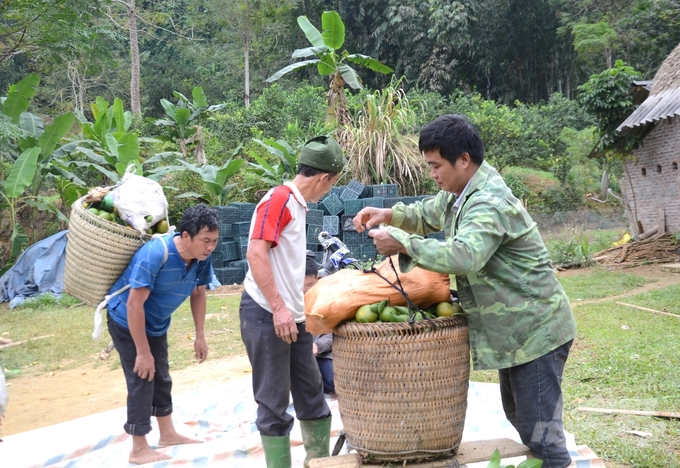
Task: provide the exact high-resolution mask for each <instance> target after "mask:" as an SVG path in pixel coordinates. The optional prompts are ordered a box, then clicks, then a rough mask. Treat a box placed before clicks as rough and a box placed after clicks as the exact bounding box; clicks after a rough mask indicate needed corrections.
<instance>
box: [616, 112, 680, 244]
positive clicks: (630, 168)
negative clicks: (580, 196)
mask: <svg viewBox="0 0 680 468" xmlns="http://www.w3.org/2000/svg"><path fill="white" fill-rule="evenodd" d="M634 154H635V160H631V161H628V162H627V163H626V169H627V176H628V177H630V180H623V181H621V184H620V185H621V190H622V191H623V193H624V195H625V196H626V199H627V200H628V203H629V204H630V207H631V209H634V207H635V204H634V203H633V195H634V198H635V202H636V204H637V219H638V220H639V221H640V222H641V223H642V227H643V230H649V229H651V228H653V227H654V226H656V225H657V224H658V219H659V208H662V207H663V208H664V210H665V212H666V230H667V231H670V232H677V231H680V169H678V166H679V165H680V118H679V117H673V118H671V119H664V120H662V121H660V122H659V123H658V124H657V125H656V127H654V129H653V130H652V131H651V132H650V133H649V135H647V137H646V138H645V139H644V141H643V144H642V146H641V147H640V148H639V149H638V150H636V151H635V153H634ZM631 185H632V187H633V190H632V191H631ZM629 219H631V220H632V219H633V217H629ZM630 229H631V232H637V229H634V227H633V226H630Z"/></svg>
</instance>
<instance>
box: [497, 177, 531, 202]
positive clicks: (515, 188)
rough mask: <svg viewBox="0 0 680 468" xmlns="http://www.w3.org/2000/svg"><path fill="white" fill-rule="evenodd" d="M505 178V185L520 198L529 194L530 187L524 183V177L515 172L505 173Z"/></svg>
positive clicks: (524, 197)
mask: <svg viewBox="0 0 680 468" xmlns="http://www.w3.org/2000/svg"><path fill="white" fill-rule="evenodd" d="M503 180H504V181H505V185H507V186H508V188H509V189H510V190H512V194H513V195H514V196H516V197H517V198H519V199H520V200H524V199H526V198H527V196H528V195H529V189H528V188H527V186H526V185H524V182H522V179H521V178H520V177H519V176H517V175H515V174H503Z"/></svg>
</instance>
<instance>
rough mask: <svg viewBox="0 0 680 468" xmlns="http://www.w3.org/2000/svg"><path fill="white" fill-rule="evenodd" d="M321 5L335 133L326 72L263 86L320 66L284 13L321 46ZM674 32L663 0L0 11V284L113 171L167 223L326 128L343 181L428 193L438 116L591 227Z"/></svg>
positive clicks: (279, 165) (104, 2)
mask: <svg viewBox="0 0 680 468" xmlns="http://www.w3.org/2000/svg"><path fill="white" fill-rule="evenodd" d="M330 10H334V11H337V12H338V13H339V18H342V20H341V21H340V23H341V24H342V26H343V28H344V34H343V35H342V37H341V38H340V36H338V35H337V34H336V36H335V39H334V41H335V42H334V44H333V46H332V47H331V48H330V49H329V50H327V51H326V52H324V53H325V54H326V55H324V57H326V58H327V57H328V56H329V55H328V54H330V55H331V56H333V57H334V58H335V59H337V61H338V62H337V63H336V65H338V64H339V65H338V67H337V70H339V71H344V72H347V68H344V69H343V68H342V67H343V66H344V67H347V66H348V65H347V62H348V61H351V62H352V63H353V65H356V67H355V68H356V72H355V71H354V69H351V70H352V72H347V73H348V74H345V73H343V74H342V77H343V78H344V81H343V82H341V85H343V86H341V88H340V90H341V91H340V94H341V95H340V97H341V98H343V99H344V98H345V97H346V101H344V100H343V99H341V100H340V101H341V105H342V106H344V107H343V108H342V111H343V112H344V113H343V114H341V115H340V118H338V115H335V114H334V109H335V107H334V106H336V105H337V104H334V101H333V99H334V98H335V97H337V96H336V95H334V94H333V93H334V92H336V93H337V92H338V89H337V88H336V89H335V90H334V88H333V80H332V78H333V77H336V76H338V75H337V74H332V73H330V72H329V73H330V74H329V73H326V72H325V71H324V69H323V67H321V66H317V65H314V66H312V67H307V68H299V69H295V66H292V68H289V69H286V68H284V70H288V71H290V73H287V74H285V76H282V77H281V78H280V79H278V80H275V82H273V80H269V81H266V80H267V78H270V77H272V75H274V74H275V73H276V72H277V70H280V69H281V68H282V67H286V66H290V65H291V63H295V62H296V58H293V59H291V54H292V53H293V51H295V50H303V51H304V50H306V51H307V52H308V56H314V55H315V54H316V56H317V57H319V56H320V55H319V50H311V48H309V45H310V44H309V42H308V40H309V35H308V34H307V33H306V31H304V28H302V24H301V23H299V22H298V17H299V16H301V15H304V16H306V17H307V18H308V21H309V22H310V23H311V24H313V25H314V26H315V27H316V28H318V29H319V31H321V30H322V29H323V28H322V24H321V17H322V13H323V12H324V11H330ZM339 18H338V19H339ZM679 23H680V4H679V3H678V2H676V1H672V0H628V1H623V0H463V1H450V0H377V1H374V0H362V1H356V0H347V1H342V2H340V1H317V0H277V1H270V0H257V1H256V0H252V1H251V0H245V1H243V0H149V1H139V0H0V96H7V98H6V99H4V100H3V101H2V103H3V106H4V107H3V109H2V110H3V112H0V180H1V181H2V182H1V183H2V194H3V195H4V197H2V198H1V199H0V220H1V223H0V240H1V242H0V271H2V270H3V269H6V268H8V267H9V266H10V265H11V263H12V260H13V258H15V257H16V256H17V254H18V253H19V252H20V251H21V249H23V248H25V247H26V245H29V244H32V243H34V242H36V241H37V240H39V239H41V238H44V237H46V236H47V235H50V234H53V233H54V232H57V231H58V230H61V229H64V228H66V227H67V224H66V218H67V216H68V212H69V203H71V202H72V201H73V200H74V199H76V198H77V197H78V196H80V195H82V193H83V192H84V191H86V190H87V188H89V187H92V186H96V185H109V184H112V183H115V182H117V181H118V180H119V179H120V176H121V175H122V173H123V171H124V168H125V166H126V165H127V164H128V163H135V164H137V165H138V166H139V167H140V168H142V170H143V171H144V173H145V174H146V175H148V176H150V177H153V178H156V179H157V180H160V181H161V182H162V184H163V186H164V188H165V190H166V195H167V196H168V199H169V202H170V216H171V221H176V220H177V219H178V218H179V216H181V212H182V211H183V210H184V209H185V208H186V207H187V206H189V205H190V204H193V203H195V202H196V201H197V200H200V201H204V202H207V203H210V204H213V205H217V204H226V203H228V202H230V201H251V202H252V201H256V199H257V195H258V194H261V193H262V191H263V190H266V189H267V188H268V187H269V186H271V185H274V184H276V183H279V182H280V181H281V180H283V179H284V178H286V177H288V176H290V172H291V167H290V166H291V162H292V163H294V162H295V155H296V152H297V149H298V148H299V147H300V145H301V144H302V143H303V142H304V141H305V140H306V139H308V138H310V137H312V136H315V135H317V134H321V133H329V132H333V131H336V132H340V134H341V135H343V144H344V146H345V150H346V153H347V156H348V158H349V159H350V170H349V171H348V172H347V173H346V174H344V175H343V179H342V181H341V182H345V183H346V182H347V181H348V180H350V179H352V178H356V179H359V180H361V181H362V182H363V183H390V182H391V183H398V184H399V185H400V192H401V193H400V194H401V195H415V194H423V193H432V192H433V191H434V190H435V189H436V187H435V186H433V185H432V183H431V181H429V180H428V177H427V172H426V169H425V168H424V167H423V166H422V163H421V161H420V158H419V156H418V152H417V134H418V132H419V130H420V128H421V127H422V126H423V125H424V124H426V123H427V122H429V121H431V120H432V119H434V118H436V117H437V116H439V115H441V114H444V113H463V114H465V115H467V116H468V117H469V118H470V119H471V120H472V122H473V123H474V124H475V126H476V127H477V128H478V129H479V131H480V133H481V134H482V137H483V139H484V141H485V145H486V152H487V158H488V159H489V160H490V162H491V163H492V164H493V165H494V166H495V167H496V168H497V169H499V170H500V171H501V174H502V175H503V177H504V178H505V180H506V182H507V183H508V185H509V186H510V187H511V188H512V189H513V191H514V192H515V194H516V195H517V196H518V197H519V198H522V199H524V200H525V202H526V204H527V206H528V208H529V210H530V211H531V212H532V214H534V215H535V216H537V217H538V218H540V216H541V214H547V215H550V216H553V217H559V216H558V215H557V214H558V213H564V212H574V211H578V210H584V209H585V210H589V211H598V212H599V211H601V210H602V205H601V204H600V203H598V202H594V201H592V199H593V197H592V194H597V193H599V192H602V193H600V195H598V196H600V198H602V196H604V195H605V193H604V192H605V191H606V188H607V187H608V188H611V189H612V190H613V193H614V194H619V195H620V191H619V190H618V178H619V177H620V176H621V174H622V164H621V160H622V158H624V157H626V155H627V154H628V151H629V150H630V149H631V148H632V147H634V144H635V142H633V143H632V144H631V143H630V142H628V143H625V144H620V142H618V143H616V142H614V143H612V139H611V138H609V137H611V131H612V128H611V127H612V122H614V123H615V122H616V121H619V120H618V119H621V120H622V116H625V115H626V114H627V113H629V112H631V111H632V109H633V105H632V102H631V101H630V98H629V96H628V95H627V91H628V88H629V86H630V84H631V83H632V81H633V80H634V79H651V78H652V77H653V76H654V74H655V72H656V70H657V69H658V67H659V66H660V65H661V63H662V62H663V60H664V59H665V58H666V56H667V55H668V54H669V53H670V51H671V50H672V49H673V48H674V47H675V46H676V45H677V44H678V42H680V27H678V26H680V24H679ZM333 24H334V25H336V26H337V22H335V23H333ZM340 39H342V40H340ZM312 45H314V43H312ZM336 46H337V47H336ZM305 48H307V49H305ZM346 51H349V53H351V54H356V53H358V54H363V55H359V56H354V58H355V59H356V58H357V57H359V58H358V59H356V60H353V61H352V60H350V59H351V57H350V59H347V57H348V53H347V52H346ZM365 56H368V57H371V58H372V59H368V58H366V59H365V60H364V59H363V57H365ZM298 57H303V58H304V55H299V56H298ZM322 59H323V57H322ZM345 59H347V61H344V62H343V60H345ZM371 60H374V61H373V62H371ZM378 61H379V63H380V64H383V65H384V66H387V67H389V68H390V69H391V70H392V72H387V73H385V69H382V70H380V67H378V66H377V65H376V63H378ZM362 65H364V66H363V67H362ZM376 70H377V71H376ZM326 71H328V70H326ZM320 72H321V73H320ZM359 77H360V78H359ZM348 78H354V80H352V79H348ZM345 83H347V85H348V86H344V84H345ZM329 84H330V89H329ZM329 101H330V106H329ZM8 102H9V103H12V104H13V106H9V105H8ZM208 103H210V105H209V104H208ZM125 109H129V110H125ZM376 148H378V149H376ZM594 150H601V151H594ZM592 156H597V157H592ZM381 158H382V159H381ZM17 161H20V162H22V163H23V164H22V170H21V171H19V170H18V169H17ZM25 163H28V164H25ZM605 171H606V173H607V175H608V180H607V186H606V187H605V186H603V184H602V180H603V177H602V176H603V174H604V173H605ZM587 195H591V196H590V197H588V196H587ZM614 212H615V213H616V216H618V217H620V215H621V214H622V213H623V209H622V207H621V205H618V206H616V207H615V208H614Z"/></svg>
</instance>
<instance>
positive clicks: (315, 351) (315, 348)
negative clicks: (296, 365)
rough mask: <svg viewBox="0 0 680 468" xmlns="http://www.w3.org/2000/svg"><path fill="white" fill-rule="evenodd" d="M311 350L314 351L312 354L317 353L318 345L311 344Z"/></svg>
mask: <svg viewBox="0 0 680 468" xmlns="http://www.w3.org/2000/svg"><path fill="white" fill-rule="evenodd" d="M312 352H313V353H314V356H316V355H317V354H319V347H318V346H317V345H316V343H313V344H312Z"/></svg>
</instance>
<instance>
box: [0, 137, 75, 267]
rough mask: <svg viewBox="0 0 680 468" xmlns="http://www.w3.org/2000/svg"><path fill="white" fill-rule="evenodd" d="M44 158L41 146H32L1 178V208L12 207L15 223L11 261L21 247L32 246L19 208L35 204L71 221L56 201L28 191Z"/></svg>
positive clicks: (11, 236)
mask: <svg viewBox="0 0 680 468" xmlns="http://www.w3.org/2000/svg"><path fill="white" fill-rule="evenodd" d="M39 158H40V147H37V146H35V147H32V148H29V149H27V150H25V151H24V152H23V153H21V155H19V157H18V158H17V160H16V161H15V162H14V164H13V165H12V169H11V171H10V173H9V176H8V177H7V180H4V181H2V182H1V184H2V189H3V190H2V191H0V196H2V200H3V201H2V202H1V203H0V208H5V209H8V210H9V220H10V225H11V226H12V234H11V235H10V239H9V250H10V256H9V260H10V261H9V262H8V263H10V264H11V263H12V260H13V259H14V258H16V257H17V256H19V254H20V253H21V251H22V250H23V249H24V248H25V247H26V246H28V243H29V239H28V235H27V234H26V231H25V230H24V229H23V227H22V226H21V224H19V221H18V215H19V212H20V211H21V210H22V209H23V208H25V207H26V206H32V207H33V208H36V209H39V210H44V211H51V212H52V213H54V214H55V215H57V217H59V218H60V219H61V220H62V221H65V222H68V219H67V218H66V217H65V216H64V215H63V214H62V213H61V211H59V210H58V209H57V208H56V207H55V206H54V205H53V204H52V203H49V202H48V201H46V200H45V198H44V197H42V196H41V195H32V194H30V193H26V189H27V188H28V187H29V186H30V185H31V183H32V182H33V178H34V175H35V173H36V170H37V167H38V161H39Z"/></svg>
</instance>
